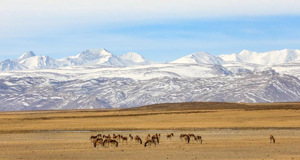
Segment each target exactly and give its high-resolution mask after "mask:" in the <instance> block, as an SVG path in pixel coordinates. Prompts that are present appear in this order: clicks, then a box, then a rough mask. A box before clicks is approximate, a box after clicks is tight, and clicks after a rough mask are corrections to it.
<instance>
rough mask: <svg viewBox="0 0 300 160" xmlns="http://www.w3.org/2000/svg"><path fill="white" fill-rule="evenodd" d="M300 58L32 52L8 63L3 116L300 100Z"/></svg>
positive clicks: (0, 76) (0, 75) (0, 66)
mask: <svg viewBox="0 0 300 160" xmlns="http://www.w3.org/2000/svg"><path fill="white" fill-rule="evenodd" d="M299 53H300V52H299V50H282V51H271V52H266V53H256V52H250V51H246V50H244V51H242V52H241V53H239V54H231V55H222V56H220V57H222V58H223V59H224V60H223V59H221V58H220V57H216V56H213V55H210V54H209V53H206V52H199V53H194V54H191V55H188V56H185V57H182V58H180V59H178V60H175V61H173V62H171V63H163V64H159V63H152V62H150V61H148V60H146V59H145V58H143V57H142V56H141V55H139V54H137V53H134V52H130V53H127V54H125V55H122V56H115V55H114V54H113V53H111V52H109V51H107V50H105V49H97V50H86V51H84V52H81V53H79V54H78V55H76V56H70V57H66V58H62V59H57V60H56V59H52V58H50V57H47V56H36V55H35V54H34V53H33V52H27V53H24V54H23V55H22V56H20V57H19V58H18V59H15V60H5V61H3V62H0V70H2V71H4V72H0V103H1V105H0V111H8V110H45V109H89V108H120V107H136V106H141V105H147V104H155V103H172V102H190V101H219V102H251V103H255V102H288V101H300V80H299V79H300V58H299ZM259 58H260V59H259Z"/></svg>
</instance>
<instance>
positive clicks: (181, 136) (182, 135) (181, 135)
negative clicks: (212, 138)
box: [179, 134, 188, 140]
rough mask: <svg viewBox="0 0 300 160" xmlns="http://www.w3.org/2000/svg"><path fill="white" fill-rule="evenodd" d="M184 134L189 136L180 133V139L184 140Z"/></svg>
mask: <svg viewBox="0 0 300 160" xmlns="http://www.w3.org/2000/svg"><path fill="white" fill-rule="evenodd" d="M184 136H188V135H187V134H180V136H179V137H180V139H181V140H182V138H184Z"/></svg>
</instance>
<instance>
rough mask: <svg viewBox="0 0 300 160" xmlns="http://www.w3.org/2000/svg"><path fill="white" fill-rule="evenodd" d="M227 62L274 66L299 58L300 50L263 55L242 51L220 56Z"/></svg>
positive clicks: (271, 52)
mask: <svg viewBox="0 0 300 160" xmlns="http://www.w3.org/2000/svg"><path fill="white" fill-rule="evenodd" d="M219 57H220V58H222V59H223V60H224V61H227V62H246V63H254V64H260V65H274V64H281V63H288V62H292V61H294V60H296V59H299V58H300V50H289V49H284V50H277V51H270V52H264V53H258V52H252V51H248V50H243V51H242V52H240V53H238V54H230V55H220V56H219Z"/></svg>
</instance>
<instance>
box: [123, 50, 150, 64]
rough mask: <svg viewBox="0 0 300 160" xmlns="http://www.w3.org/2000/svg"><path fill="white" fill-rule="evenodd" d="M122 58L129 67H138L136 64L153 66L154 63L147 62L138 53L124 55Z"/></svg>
mask: <svg viewBox="0 0 300 160" xmlns="http://www.w3.org/2000/svg"><path fill="white" fill-rule="evenodd" d="M120 58H121V59H122V60H123V62H124V63H126V64H128V65H136V64H139V65H141V64H152V63H153V62H150V61H148V60H146V59H145V58H144V57H143V56H141V55H140V54H138V53H136V52H128V53H126V54H123V55H121V56H120Z"/></svg>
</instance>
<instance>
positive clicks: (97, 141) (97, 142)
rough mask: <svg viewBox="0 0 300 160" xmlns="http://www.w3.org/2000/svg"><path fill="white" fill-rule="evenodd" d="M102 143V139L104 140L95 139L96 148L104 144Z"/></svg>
mask: <svg viewBox="0 0 300 160" xmlns="http://www.w3.org/2000/svg"><path fill="white" fill-rule="evenodd" d="M102 142H103V139H102V138H97V139H95V140H94V141H93V143H94V148H96V147H97V145H98V144H102Z"/></svg>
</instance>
